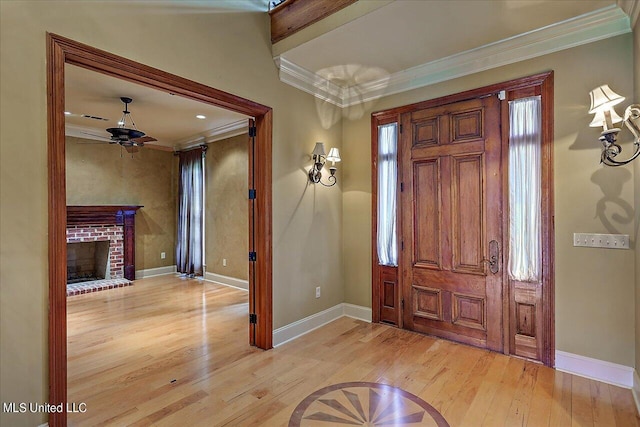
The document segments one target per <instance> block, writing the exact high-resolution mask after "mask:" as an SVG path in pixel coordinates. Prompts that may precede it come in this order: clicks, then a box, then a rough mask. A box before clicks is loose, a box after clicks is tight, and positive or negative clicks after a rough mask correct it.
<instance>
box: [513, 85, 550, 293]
mask: <svg viewBox="0 0 640 427" xmlns="http://www.w3.org/2000/svg"><path fill="white" fill-rule="evenodd" d="M509 129H510V131H509V266H508V271H509V277H510V278H511V279H512V280H517V281H521V282H538V281H540V279H541V275H542V268H541V258H542V253H541V244H540V243H541V234H540V230H541V190H542V186H541V171H542V170H541V161H542V158H541V129H542V123H541V105H540V96H534V97H530V98H522V99H518V100H515V101H510V102H509Z"/></svg>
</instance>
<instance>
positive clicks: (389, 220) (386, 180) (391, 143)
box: [377, 123, 398, 267]
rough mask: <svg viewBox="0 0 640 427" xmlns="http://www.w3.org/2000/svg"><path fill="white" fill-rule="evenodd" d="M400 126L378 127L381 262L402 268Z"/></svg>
mask: <svg viewBox="0 0 640 427" xmlns="http://www.w3.org/2000/svg"><path fill="white" fill-rule="evenodd" d="M397 185H398V124H397V123H390V124H386V125H381V126H378V235H377V240H378V242H377V246H378V262H379V263H380V265H387V266H393V267H395V266H397V265H398V238H397V230H396V223H397V221H396V216H397V206H396V201H397V193H396V189H397Z"/></svg>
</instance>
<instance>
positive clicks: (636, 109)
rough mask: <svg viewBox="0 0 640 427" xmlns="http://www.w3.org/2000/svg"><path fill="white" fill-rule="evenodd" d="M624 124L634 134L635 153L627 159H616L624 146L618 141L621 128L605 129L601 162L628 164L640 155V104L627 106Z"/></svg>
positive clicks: (601, 139)
mask: <svg viewBox="0 0 640 427" xmlns="http://www.w3.org/2000/svg"><path fill="white" fill-rule="evenodd" d="M624 124H625V126H626V127H627V129H629V131H630V132H631V133H632V134H633V136H634V140H633V146H634V153H633V155H631V157H629V158H628V159H626V160H616V159H615V158H616V156H618V155H619V154H620V153H621V152H622V147H621V146H620V145H619V144H618V143H617V135H618V133H619V132H620V129H617V128H614V129H610V130H605V131H604V132H602V134H601V136H600V141H602V145H603V150H602V156H601V162H602V163H604V164H605V165H607V166H622V165H626V164H628V163H630V162H632V161H633V160H635V159H636V158H637V157H638V156H640V104H633V105H630V106H629V107H627V109H626V110H625V112H624Z"/></svg>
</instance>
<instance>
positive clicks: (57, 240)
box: [47, 34, 273, 426]
mask: <svg viewBox="0 0 640 427" xmlns="http://www.w3.org/2000/svg"><path fill="white" fill-rule="evenodd" d="M65 64H69V65H76V66H79V67H83V68H85V69H88V70H90V71H95V72H99V73H102V74H105V75H108V76H113V77H117V78H120V79H123V80H126V81H129V82H133V83H138V84H141V85H145V86H147V87H150V88H154V89H158V90H161V91H164V92H168V93H173V94H176V95H180V96H182V97H185V98H188V99H192V100H195V101H200V102H203V103H206V104H210V105H214V106H217V107H221V108H225V109H228V110H231V111H235V112H238V113H241V114H245V115H247V116H251V117H254V119H255V132H253V134H254V135H255V137H254V143H253V144H252V148H251V149H250V150H249V164H250V168H249V170H250V172H249V177H248V178H249V183H250V185H252V189H254V190H255V194H256V197H255V198H252V199H250V200H249V203H250V207H249V250H250V252H252V253H255V254H256V255H255V257H252V259H255V261H252V262H250V264H249V306H250V310H251V316H250V318H251V319H256V322H253V321H252V322H249V319H247V322H248V325H249V340H250V343H249V344H250V345H254V346H256V347H259V348H262V349H269V348H271V347H272V332H273V324H272V252H271V248H272V240H271V227H272V225H271V223H272V221H271V144H272V110H271V108H270V107H268V106H264V105H261V104H258V103H255V102H253V101H250V100H247V99H244V98H241V97H238V96H235V95H232V94H229V93H226V92H223V91H220V90H218V89H215V88H212V87H209V86H206V85H203V84H200V83H197V82H194V81H191V80H188V79H185V78H182V77H179V76H176V75H173V74H169V73H166V72H164V71H162V70H158V69H155V68H152V67H149V66H146V65H144V64H140V63H138V62H135V61H131V60H129V59H126V58H123V57H120V56H117V55H114V54H111V53H109V52H106V51H102V50H99V49H96V48H93V47H91V46H88V45H85V44H82V43H78V42H76V41H73V40H70V39H67V38H65V37H62V36H58V35H55V34H47V92H48V98H47V101H48V103H47V120H48V136H47V137H48V165H49V202H48V207H49V238H48V245H49V403H51V404H53V405H57V404H66V402H67V366H66V364H67V349H66V346H67V331H66V322H67V318H66V280H67V248H66V245H67V242H66V225H67V209H66V176H65V117H64V106H65V104H64V94H65V84H64V77H65V76H64V69H65ZM66 421H67V417H66V413H65V412H62V413H51V415H50V418H49V425H50V426H64V425H66Z"/></svg>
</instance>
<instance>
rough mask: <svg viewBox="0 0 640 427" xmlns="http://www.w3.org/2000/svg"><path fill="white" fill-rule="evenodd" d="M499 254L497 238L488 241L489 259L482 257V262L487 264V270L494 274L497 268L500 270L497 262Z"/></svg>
mask: <svg viewBox="0 0 640 427" xmlns="http://www.w3.org/2000/svg"><path fill="white" fill-rule="evenodd" d="M499 255H500V247H499V246H498V241H497V240H492V241H490V242H489V259H483V260H482V261H483V262H486V263H488V264H489V271H490V272H491V273H493V274H496V273H497V272H498V270H500V265H499V263H498V257H499Z"/></svg>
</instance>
